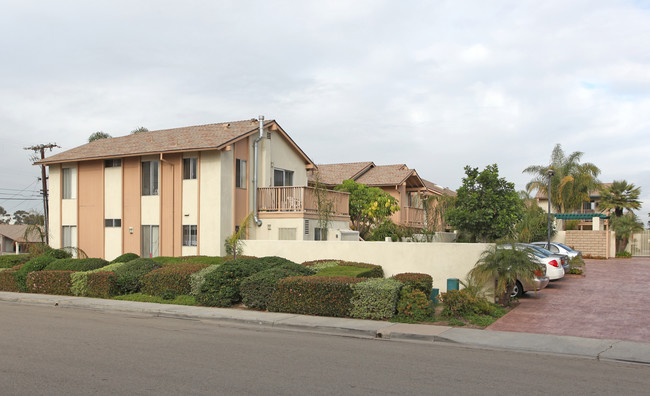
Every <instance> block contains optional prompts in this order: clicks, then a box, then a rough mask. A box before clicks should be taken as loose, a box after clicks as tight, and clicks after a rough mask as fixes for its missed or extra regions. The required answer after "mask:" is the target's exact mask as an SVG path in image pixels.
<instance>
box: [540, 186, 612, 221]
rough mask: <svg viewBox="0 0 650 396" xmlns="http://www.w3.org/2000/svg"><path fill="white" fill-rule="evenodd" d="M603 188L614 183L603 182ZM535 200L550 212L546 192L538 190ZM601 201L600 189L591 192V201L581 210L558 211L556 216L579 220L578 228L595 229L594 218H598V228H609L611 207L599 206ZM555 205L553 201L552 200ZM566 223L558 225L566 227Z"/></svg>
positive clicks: (563, 218)
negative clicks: (603, 207)
mask: <svg viewBox="0 0 650 396" xmlns="http://www.w3.org/2000/svg"><path fill="white" fill-rule="evenodd" d="M601 186H602V188H608V187H611V186H612V183H602V184H601ZM535 200H536V201H537V205H539V207H541V208H542V209H544V212H548V198H547V195H546V193H545V192H542V191H539V190H538V191H537V193H536V194H535ZM599 203H600V190H596V191H591V192H590V193H589V202H584V203H583V204H582V206H581V207H580V209H579V210H576V211H573V212H571V213H558V214H556V216H555V217H556V218H557V219H559V220H563V221H565V220H579V222H578V229H579V230H585V231H586V230H593V229H594V224H593V219H594V218H598V219H600V220H598V221H599V222H600V224H598V225H597V226H596V228H598V229H602V230H608V229H609V222H608V220H607V219H608V217H609V209H602V208H600V207H599ZM551 204H552V205H553V202H551ZM553 206H554V207H553V208H551V211H557V207H555V205H553ZM564 226H565V224H562V225H561V226H558V227H559V228H564Z"/></svg>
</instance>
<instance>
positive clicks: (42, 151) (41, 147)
mask: <svg viewBox="0 0 650 396" xmlns="http://www.w3.org/2000/svg"><path fill="white" fill-rule="evenodd" d="M55 147H60V146H58V145H57V144H56V143H48V144H37V145H36V146H30V147H25V150H31V151H34V152H35V153H39V152H40V154H41V160H44V159H45V149H50V151H52V149H53V148H55ZM32 159H33V160H34V162H36V160H38V156H34V157H32ZM41 181H42V182H43V224H44V226H45V244H47V245H49V244H50V230H49V211H48V205H47V204H48V200H47V195H48V194H47V175H46V174H45V165H42V164H41Z"/></svg>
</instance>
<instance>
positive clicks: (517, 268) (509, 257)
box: [468, 245, 540, 306]
mask: <svg viewBox="0 0 650 396" xmlns="http://www.w3.org/2000/svg"><path fill="white" fill-rule="evenodd" d="M539 269H540V268H539V264H538V263H537V261H536V260H535V258H534V257H533V254H532V252H531V251H530V250H529V249H522V250H519V249H515V246H514V245H511V246H509V247H504V246H503V245H493V246H490V247H488V248H487V249H486V250H485V251H484V252H483V253H482V254H481V257H480V258H479V259H478V261H477V262H476V264H475V265H474V268H472V269H471V270H470V272H469V275H468V276H469V279H470V280H471V283H476V284H479V285H489V284H490V282H495V283H494V295H495V298H496V302H497V303H498V304H500V305H502V306H506V305H508V304H509V303H510V295H511V294H512V290H513V289H514V287H515V285H516V282H517V279H519V280H528V281H532V280H533V278H534V277H535V271H538V270H539Z"/></svg>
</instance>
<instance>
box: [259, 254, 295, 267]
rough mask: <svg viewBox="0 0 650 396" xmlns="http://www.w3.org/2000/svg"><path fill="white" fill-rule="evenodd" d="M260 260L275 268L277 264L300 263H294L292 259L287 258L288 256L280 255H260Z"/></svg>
mask: <svg viewBox="0 0 650 396" xmlns="http://www.w3.org/2000/svg"><path fill="white" fill-rule="evenodd" d="M258 260H260V261H261V262H263V263H264V264H266V265H268V266H269V267H271V268H273V267H275V266H278V265H282V264H296V265H299V264H297V263H294V262H293V261H291V260H287V259H286V258H283V257H278V256H266V257H260V258H259V259H258Z"/></svg>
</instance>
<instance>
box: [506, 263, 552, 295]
mask: <svg viewBox="0 0 650 396" xmlns="http://www.w3.org/2000/svg"><path fill="white" fill-rule="evenodd" d="M548 282H549V279H548V276H546V266H545V265H541V264H540V266H539V270H538V271H535V277H534V278H533V280H532V281H530V280H527V279H517V283H515V287H514V289H512V293H510V298H515V297H521V296H522V295H523V294H524V293H526V292H529V291H540V290H542V289H543V288H545V287H546V286H548Z"/></svg>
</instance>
